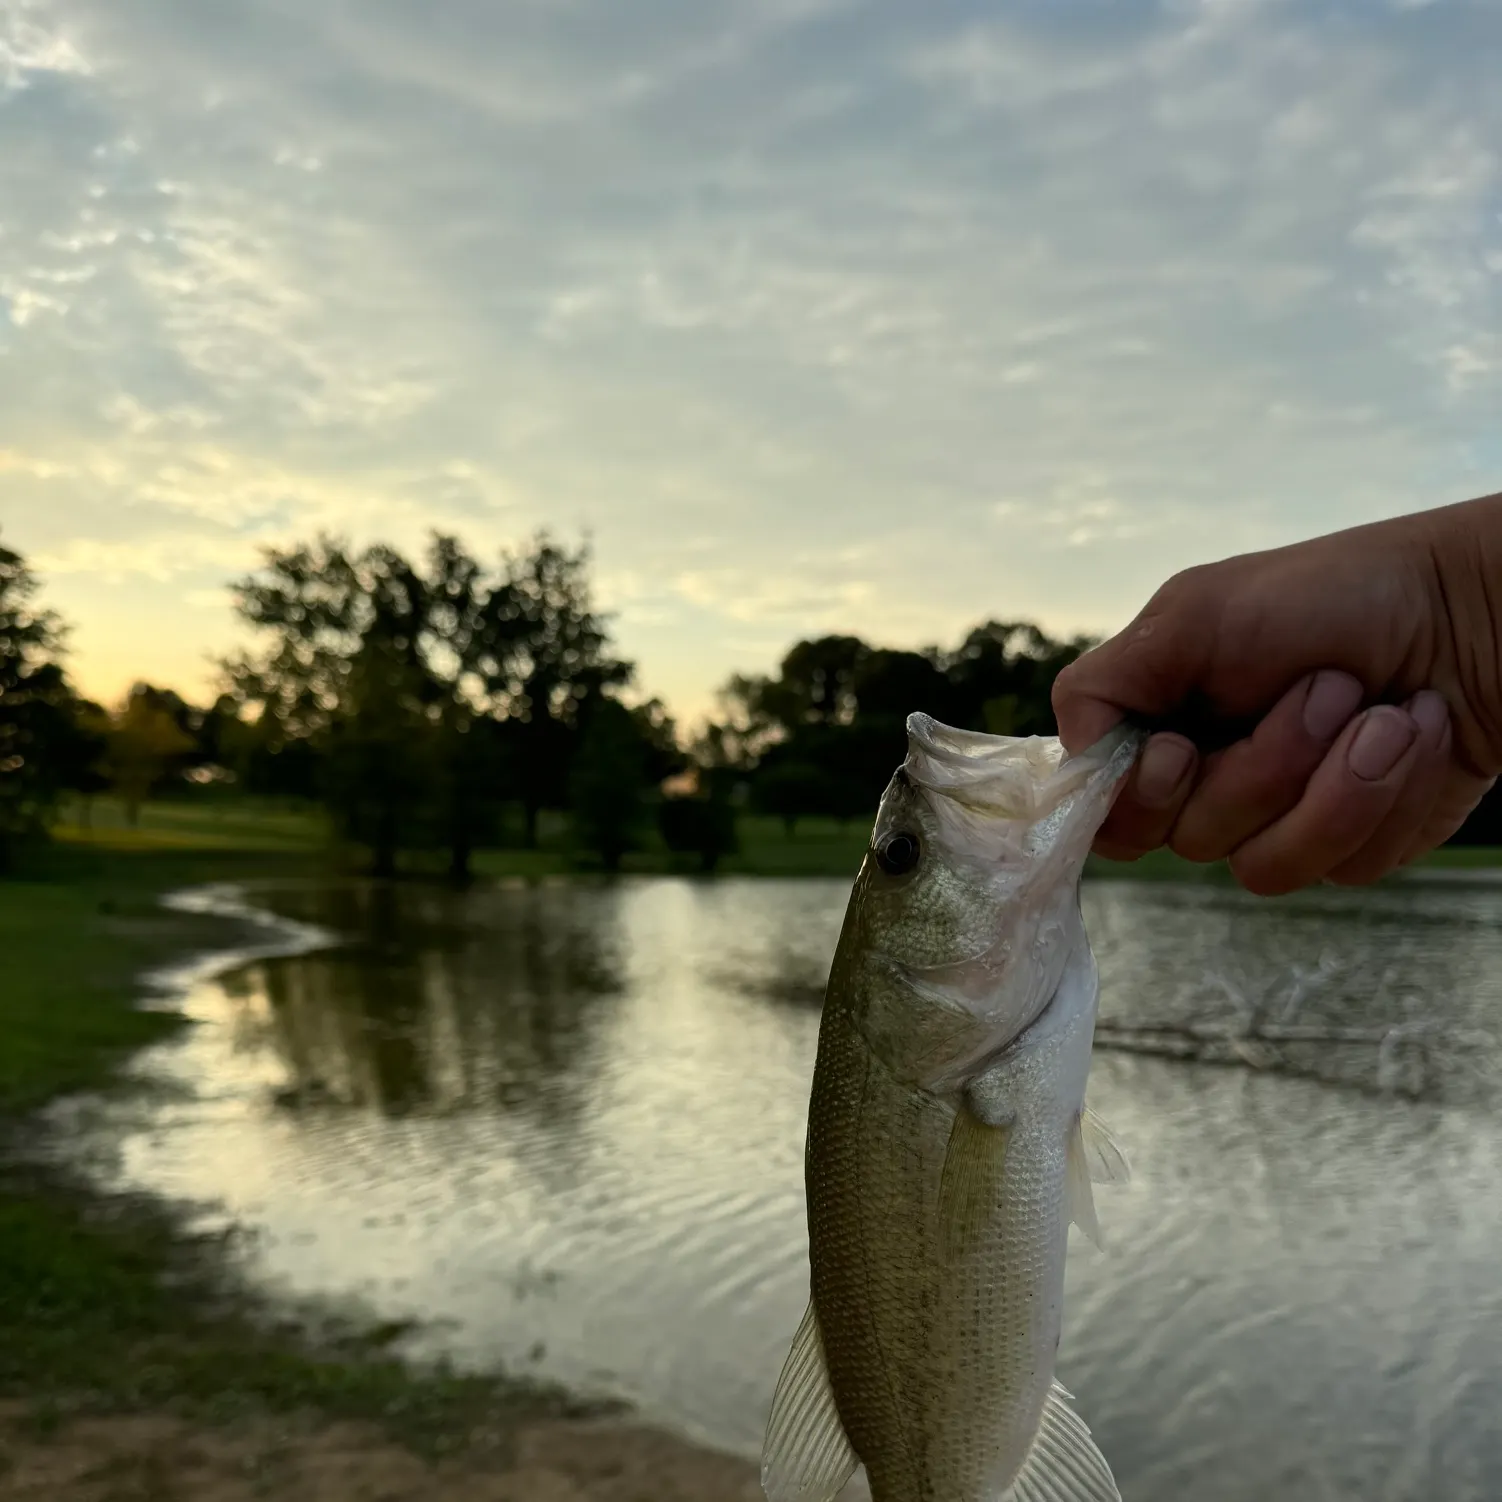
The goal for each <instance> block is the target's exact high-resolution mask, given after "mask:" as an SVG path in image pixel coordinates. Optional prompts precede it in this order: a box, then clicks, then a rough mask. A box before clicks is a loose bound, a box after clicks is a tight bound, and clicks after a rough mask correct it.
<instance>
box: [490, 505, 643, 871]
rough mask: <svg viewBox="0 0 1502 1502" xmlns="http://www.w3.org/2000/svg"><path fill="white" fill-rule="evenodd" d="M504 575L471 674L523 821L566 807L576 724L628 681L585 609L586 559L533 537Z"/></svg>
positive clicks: (531, 824)
mask: <svg viewBox="0 0 1502 1502" xmlns="http://www.w3.org/2000/svg"><path fill="white" fill-rule="evenodd" d="M502 566H503V575H502V578H501V581H500V582H499V584H497V585H496V587H495V588H494V589H493V590H492V591H491V592H490V594H489V597H488V598H487V600H486V602H485V605H484V607H483V609H482V611H481V623H480V627H479V636H478V640H477V642H476V644H475V647H474V657H475V661H476V667H477V671H478V673H479V676H480V679H481V681H482V683H483V684H484V688H485V691H486V693H487V695H488V697H489V699H490V702H491V704H492V706H493V707H494V710H495V711H496V713H497V714H498V715H499V716H500V717H501V718H502V719H503V720H504V721H505V723H506V726H507V729H508V732H509V735H508V739H509V742H510V744H511V747H512V751H513V763H512V765H513V769H514V772H515V775H516V777H517V781H518V784H519V791H520V793H521V802H522V809H523V814H524V817H525V820H526V842H527V845H528V847H529V848H531V847H533V846H535V845H536V843H537V816H538V813H539V812H540V811H541V810H542V809H543V808H544V807H546V806H548V805H549V804H553V805H557V804H561V803H563V802H564V801H565V800H566V797H567V793H568V787H569V762H570V759H571V756H572V753H573V749H574V746H575V745H576V744H577V740H578V732H579V726H580V715H581V711H582V710H583V708H584V706H585V705H586V704H588V703H589V702H590V701H591V700H592V699H594V698H596V697H598V696H601V695H603V694H604V692H605V690H607V689H609V688H619V687H622V686H624V685H626V684H628V683H629V682H630V681H631V678H632V673H633V669H632V666H631V664H630V663H628V662H623V661H621V660H620V659H619V658H617V657H615V656H613V655H612V654H611V651H610V637H609V633H608V631H607V630H606V626H605V621H604V619H603V618H602V617H601V616H599V615H597V614H596V613H595V611H594V609H593V606H592V603H591V600H590V591H589V579H588V569H589V550H588V548H587V547H581V548H579V549H578V550H577V551H575V552H572V553H571V552H569V551H567V550H566V549H564V548H562V547H559V546H558V545H557V544H556V543H554V542H553V541H552V540H551V539H550V538H549V537H548V535H547V534H546V533H539V534H538V535H537V537H536V538H534V540H533V542H532V546H531V549H530V551H526V552H520V553H518V552H508V553H507V554H506V555H505V556H504V559H503V565H502Z"/></svg>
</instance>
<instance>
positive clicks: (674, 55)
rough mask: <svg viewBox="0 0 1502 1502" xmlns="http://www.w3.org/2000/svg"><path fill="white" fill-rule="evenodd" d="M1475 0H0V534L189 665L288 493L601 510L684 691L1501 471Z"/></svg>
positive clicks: (355, 517)
mask: <svg viewBox="0 0 1502 1502" xmlns="http://www.w3.org/2000/svg"><path fill="white" fill-rule="evenodd" d="M1498 77H1502V4H1499V3H1498V0H1477V3H1470V4H1467V3H1459V0H1455V3H1449V0H1439V3H1434V4H1429V5H1417V6H1416V5H1411V4H1398V5H1390V6H1388V5H1379V4H1353V3H1340V4H1333V3H1323V0H1283V3H1277V0H1217V3H1206V4H1198V3H1168V4H1160V5H1147V4H1140V3H1129V0H1113V3H1105V0H1046V3H1045V0H1032V3H1024V4H1008V3H1003V0H990V3H987V4H984V5H982V4H979V3H953V0H924V3H922V4H914V3H911V0H865V3H862V0H718V3H716V0H214V3H194V0H0V529H3V530H0V535H3V538H4V540H5V541H6V542H7V543H9V544H10V545H11V546H14V547H19V548H21V549H22V550H23V551H25V552H26V553H28V554H29V555H30V556H31V557H32V558H33V560H34V562H35V563H37V564H38V565H39V567H40V568H41V569H42V570H43V571H44V573H45V575H46V578H47V582H48V597H49V599H50V601H51V602H52V603H54V604H56V605H57V606H58V607H59V608H60V609H61V610H63V611H64V612H65V614H66V615H67V616H68V617H69V618H70V619H71V620H72V621H73V622H74V624H75V631H74V636H73V647H74V658H73V664H74V669H75V672H76V675H77V677H78V678H79V680H80V681H81V683H82V684H83V686H84V687H85V688H86V689H88V690H90V691H91V692H93V693H96V694H100V695H106V696H110V695H114V694H116V693H118V692H119V691H120V690H121V689H122V688H123V687H124V686H125V684H126V683H127V682H128V681H129V680H131V679H132V678H134V677H137V676H145V677H149V678H151V679H153V680H156V681H161V682H170V683H173V684H176V685H179V686H181V687H182V688H184V689H189V690H193V691H201V690H202V689H203V688H204V686H205V685H206V684H207V683H208V682H209V667H208V659H209V655H210V654H212V653H214V652H216V651H222V650H223V649H225V648H226V647H227V646H228V645H229V644H230V643H231V642H232V641H233V639H234V632H235V628H234V624H233V620H232V617H231V615H230V612H229V609H228V605H227V599H226V595H225V592H224V587H223V586H224V581H225V580H226V579H227V578H229V577H231V576H232V575H233V574H235V573H236V572H237V571H240V570H243V569H244V568H246V567H247V566H249V565H251V564H252V563H253V561H254V559H255V556H256V549H257V547H258V545H260V544H262V543H265V542H269V541H278V540H287V539H290V538H292V537H295V536H304V535H308V534H310V533H312V532H313V531H314V530H316V529H318V528H321V527H329V528H334V529H337V530H340V531H343V532H346V533H348V534H350V535H352V536H353V537H355V538H356V539H370V538H375V537H383V538H389V539H392V540H394V541H397V542H399V543H409V544H415V543H418V542H420V540H421V538H422V537H423V535H424V534H425V532H426V531H427V530H428V529H429V528H430V527H441V528H445V529H453V530H457V531H458V532H459V533H461V534H462V535H463V536H464V537H465V538H466V539H468V541H469V542H470V543H471V544H472V545H473V546H474V547H475V548H476V549H477V550H479V551H480V552H482V553H485V554H489V553H491V552H492V551H494V550H496V549H498V548H499V547H500V546H501V545H502V544H503V543H505V542H508V541H511V540H515V539H519V538H522V537H524V536H526V535H527V534H529V533H530V532H531V531H532V530H533V529H535V528H536V527H537V526H539V525H543V524H546V525H548V526H551V527H552V528H553V529H555V530H556V531H559V532H561V533H562V534H564V535H565V536H578V535H579V534H580V533H582V532H584V531H588V533H590V534H591V535H592V536H593V539H594V545H595V550H596V558H597V575H598V582H599V590H600V594H601V596H602V598H603V600H604V602H605V603H606V604H608V605H609V606H610V608H612V609H613V610H614V611H616V612H617V632H618V636H619V639H620V642H621V644H622V646H623V648H624V649H625V651H626V652H627V654H628V655H631V656H633V657H635V658H636V659H637V661H638V662H639V663H640V666H641V678H642V684H643V687H644V688H646V689H647V690H649V691H651V692H655V693H659V694H662V695H664V696H665V697H666V698H667V699H668V700H669V701H670V703H671V704H672V705H673V706H674V707H675V708H677V709H679V710H680V711H681V712H683V713H685V714H687V715H690V716H691V715H692V714H694V713H695V712H696V711H698V710H700V709H702V708H703V707H704V706H705V705H706V704H707V702H708V699H709V695H710V692H711V691H712V689H713V688H714V686H715V685H716V684H717V683H718V682H720V681H721V680H722V679H723V678H724V676H725V675H726V674H727V672H729V671H730V670H732V669H736V668H741V669H758V668H762V667H765V666H768V665H770V663H771V662H773V661H774V660H775V658H776V657H777V656H778V655H779V654H780V652H781V650H782V649H783V648H784V647H785V646H786V645H787V644H788V643H789V642H790V641H792V640H793V639H795V638H796V637H797V636H798V635H800V634H807V633H810V632H818V631H824V630H851V631H855V632H859V633H862V634H865V635H867V636H869V637H871V638H874V639H878V640H883V641H888V642H892V643H899V644H917V643H920V642H923V641H928V640H944V639H948V638H952V637H954V636H955V635H956V634H957V633H958V632H959V631H960V630H961V629H962V628H963V627H965V626H966V625H968V624H969V623H971V622H973V621H975V620H977V619H979V618H982V617H984V616H988V615H1000V616H1004V617H1016V616H1029V617H1033V618H1036V619H1038V620H1040V621H1042V622H1043V623H1044V624H1045V625H1047V626H1050V627H1052V628H1055V629H1058V630H1074V629H1098V630H1107V629H1111V628H1113V627H1114V626H1117V625H1119V624H1120V623H1121V622H1122V621H1123V620H1124V619H1126V618H1127V617H1129V616H1130V614H1131V613H1132V612H1133V611H1134V610H1135V609H1136V608H1137V606H1138V605H1139V604H1140V603H1141V601H1142V599H1143V597H1144V596H1145V595H1146V594H1147V593H1149V592H1150V591H1151V589H1152V588H1153V587H1154V586H1155V585H1156V584H1157V583H1158V582H1159V581H1160V580H1161V579H1162V578H1163V577H1164V576H1165V575H1167V574H1168V573H1170V572H1172V571H1173V570H1174V569H1176V568H1179V567H1182V566H1183V565H1185V564H1188V563H1190V562H1193V561H1196V560H1201V559H1205V558H1209V557H1212V556H1219V555H1222V554H1224V553H1227V552H1232V551H1238V550H1241V549H1244V548H1248V547H1255V546H1263V545H1267V544H1271V543H1276V542H1281V541H1286V540H1290V539H1293V538H1296V537H1300V536H1307V535H1310V534H1312V533H1315V532H1319V531H1324V530H1327V529H1329V528H1332V527H1336V526H1340V525H1343V524H1346V523H1350V522H1354V521H1358V520H1364V519H1368V518H1372V517H1376V516H1380V515H1384V514H1391V513H1395V512H1399V511H1403V510H1408V509H1413V508H1416V507H1420V506H1429V505H1434V504H1439V503H1443V502H1446V501H1452V500H1460V499H1464V498H1466V497H1467V496H1470V495H1476V494H1481V493H1485V492H1487V491H1490V490H1495V489H1498V488H1502V88H1499V87H1498V86H1497V79H1498Z"/></svg>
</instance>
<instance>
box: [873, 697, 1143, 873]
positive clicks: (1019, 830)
mask: <svg viewBox="0 0 1502 1502" xmlns="http://www.w3.org/2000/svg"><path fill="white" fill-rule="evenodd" d="M907 735H908V751H907V759H906V760H905V761H904V762H903V764H902V773H903V775H904V776H905V777H906V779H907V781H908V782H909V783H910V784H912V785H913V786H915V787H918V788H921V789H922V790H923V791H924V792H926V793H928V794H929V795H930V798H929V800H928V801H929V803H930V806H931V807H933V808H934V809H935V811H936V812H937V813H938V814H939V816H940V818H941V820H943V821H944V822H945V823H952V824H953V825H954V828H953V833H954V834H955V835H956V836H959V838H958V839H956V840H955V841H954V845H955V847H956V848H955V850H954V852H953V853H955V854H964V853H967V852H966V847H970V846H975V845H979V846H980V847H981V849H982V850H983V849H984V848H985V847H987V846H991V845H993V844H994V843H995V839H994V837H995V836H997V835H1000V836H1001V846H1002V848H1001V849H1000V850H998V851H997V854H998V855H1000V856H1004V855H1006V854H1014V855H1022V856H1037V855H1039V854H1041V853H1042V851H1041V847H1042V846H1045V845H1046V846H1056V845H1059V844H1061V843H1062V844H1065V845H1069V846H1073V845H1075V844H1077V843H1078V842H1077V841H1075V840H1072V839H1068V838H1065V836H1067V835H1069V834H1073V833H1074V832H1076V831H1077V830H1079V829H1081V828H1083V827H1084V826H1085V825H1087V824H1091V823H1092V821H1093V826H1098V825H1099V824H1100V823H1101V821H1102V820H1104V818H1105V815H1106V813H1107V812H1108V811H1109V809H1110V799H1111V796H1112V794H1113V793H1114V791H1115V788H1116V785H1117V783H1118V782H1120V780H1121V778H1122V777H1123V776H1125V774H1126V773H1127V771H1128V770H1130V768H1131V765H1132V763H1133V761H1135V760H1136V757H1137V753H1138V751H1140V750H1141V748H1142V745H1143V743H1144V742H1145V741H1146V739H1147V736H1146V732H1145V731H1143V730H1140V729H1138V728H1135V727H1133V726H1129V725H1119V726H1117V727H1116V728H1115V729H1114V730H1111V731H1108V732H1107V733H1106V734H1105V735H1104V736H1102V737H1101V739H1100V740H1098V741H1097V742H1096V743H1095V744H1094V745H1093V746H1091V747H1089V748H1088V749H1087V750H1085V751H1082V752H1080V753H1079V754H1078V755H1077V756H1070V755H1069V754H1068V753H1067V752H1066V751H1065V749H1064V746H1063V743H1062V742H1061V741H1060V740H1059V739H1058V738H1057V737H1056V736H1010V735H988V734H986V733H985V732H983V731H978V730H959V729H956V728H955V727H954V726H952V725H944V724H941V723H940V722H939V721H938V720H935V719H934V718H933V717H932V716H931V715H926V714H912V715H909V716H908V720H907ZM946 814H947V815H948V816H949V817H948V818H946V817H945V816H946ZM988 835H989V836H992V838H987V836H988ZM1093 835H1094V827H1092V828H1091V837H1092V838H1093ZM946 843H949V842H946ZM1088 844H1089V841H1088V840H1086V841H1085V845H1086V846H1088ZM972 853H974V854H980V853H981V851H973V852H972ZM1079 858H1080V861H1081V863H1083V861H1084V849H1081V850H1080V854H1079Z"/></svg>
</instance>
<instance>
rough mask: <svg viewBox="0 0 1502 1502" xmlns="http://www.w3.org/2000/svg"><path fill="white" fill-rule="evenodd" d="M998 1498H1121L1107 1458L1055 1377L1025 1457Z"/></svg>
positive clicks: (1062, 1501)
mask: <svg viewBox="0 0 1502 1502" xmlns="http://www.w3.org/2000/svg"><path fill="white" fill-rule="evenodd" d="M1000 1502H1121V1493H1120V1492H1119V1491H1117V1489H1116V1479H1115V1477H1113V1476H1112V1475H1111V1467H1110V1466H1108V1465H1107V1464H1106V1457H1105V1456H1104V1455H1102V1454H1101V1453H1100V1448H1099V1446H1098V1445H1097V1444H1096V1443H1095V1441H1094V1440H1093V1439H1092V1438H1091V1437H1090V1429H1089V1426H1088V1425H1087V1424H1086V1423H1085V1421H1084V1419H1082V1418H1081V1417H1080V1416H1079V1414H1077V1413H1076V1412H1075V1411H1074V1409H1073V1408H1071V1407H1070V1398H1069V1394H1068V1393H1067V1392H1065V1390H1064V1389H1063V1388H1062V1387H1061V1386H1060V1385H1059V1384H1058V1383H1057V1382H1055V1383H1054V1384H1053V1386H1052V1387H1051V1388H1050V1389H1049V1393H1048V1397H1047V1398H1046V1399H1045V1400H1044V1404H1043V1417H1042V1419H1041V1421H1040V1422H1039V1424H1038V1432H1037V1434H1036V1435H1034V1436H1033V1443H1032V1448H1031V1449H1030V1450H1029V1451H1028V1452H1027V1459H1026V1460H1024V1461H1023V1462H1022V1469H1021V1470H1020V1471H1019V1472H1018V1473H1017V1478H1016V1480H1015V1481H1013V1482H1012V1484H1011V1486H1010V1487H1008V1488H1007V1490H1006V1491H1005V1492H1004V1493H1003V1494H1002V1497H1001V1499H1000Z"/></svg>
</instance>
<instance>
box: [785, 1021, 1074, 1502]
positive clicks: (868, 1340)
mask: <svg viewBox="0 0 1502 1502" xmlns="http://www.w3.org/2000/svg"><path fill="white" fill-rule="evenodd" d="M993 1094H994V1090H993ZM954 1115H955V1113H954V1111H953V1109H952V1108H951V1107H950V1106H949V1105H948V1104H946V1103H945V1102H943V1101H941V1100H939V1099H936V1098H935V1097H933V1096H930V1095H927V1094H925V1093H924V1092H923V1091H921V1090H916V1089H914V1088H912V1087H911V1086H908V1085H904V1084H902V1083H900V1082H899V1081H897V1080H896V1079H894V1078H893V1076H892V1075H891V1074H890V1073H889V1072H888V1071H887V1070H886V1068H885V1067H884V1066H883V1065H882V1063H881V1062H880V1060H879V1059H878V1058H877V1057H876V1056H875V1055H874V1054H873V1053H872V1052H871V1051H870V1049H869V1048H868V1047H867V1046H866V1044H865V1042H864V1040H863V1039H862V1038H861V1036H860V1033H859V1031H858V1029H857V1028H856V1026H855V1024H854V1022H853V1020H852V1019H851V1018H850V1017H849V1015H848V1014H847V1013H842V1012H840V1011H839V1010H838V1009H834V1010H826V1012H825V1016H824V1020H823V1024H822V1026H821V1029H820V1042H819V1058H818V1063H817V1065H816V1069H815V1079H814V1089H813V1092H812V1096H811V1099H810V1109H809V1136H808V1157H807V1165H806V1172H807V1188H808V1206H809V1242H810V1263H811V1271H812V1281H813V1300H814V1306H815V1309H816V1310H817V1313H818V1316H819V1323H820V1327H821V1330H822V1333H823V1339H824V1346H825V1353H826V1357H827V1360H828V1364H829V1373H830V1381H831V1385H832V1387H833V1390H834V1395H835V1401H836V1405H837V1407H838V1409H839V1413H840V1418H841V1421H842V1422H843V1424H844V1426H845V1430H846V1433H847V1434H848V1436H849V1438H850V1442H851V1445H852V1447H853V1448H854V1450H855V1452H856V1454H857V1455H858V1456H859V1457H860V1460H861V1462H862V1464H863V1465H864V1466H865V1468H866V1472H867V1476H868V1479H869V1481H870V1485H871V1492H872V1497H873V1499H874V1502H997V1498H998V1496H999V1494H1000V1492H1001V1491H1002V1490H1003V1489H1004V1487H1005V1485H1006V1484H1007V1483H1008V1482H1009V1481H1010V1480H1011V1479H1012V1476H1013V1475H1014V1474H1015V1472H1016V1470H1017V1468H1018V1467H1019V1466H1020V1465H1021V1463H1022V1459H1023V1457H1024V1455H1025V1454H1026V1451H1027V1447H1028V1445H1029V1443H1030V1442H1031V1440H1032V1436H1033V1433H1034V1431H1035V1430H1036V1427H1037V1424H1038V1419H1039V1415H1040V1414H1041V1412H1042V1408H1043V1404H1044V1401H1045V1398H1046V1395H1047V1392H1048V1387H1049V1383H1050V1380H1051V1378H1052V1375H1053V1360H1054V1353H1055V1349H1056V1346H1057V1342H1058V1333H1059V1327H1060V1309H1061V1303H1062V1288H1063V1250H1064V1244H1065V1240H1066V1238H1067V1230H1068V1228H1067V1218H1066V1213H1065V1210H1064V1204H1063V1195H1064V1185H1063V1173H1062V1164H1063V1144H1062V1140H1061V1142H1060V1144H1059V1146H1058V1152H1057V1154H1055V1153H1054V1152H1053V1150H1052V1145H1051V1134H1050V1133H1048V1132H1046V1131H1040V1130H1039V1129H1038V1128H1037V1127H1035V1126H1030V1125H1027V1124H1025V1123H1022V1122H1019V1123H1018V1124H1017V1125H1016V1127H1015V1128H1014V1129H1013V1130H1012V1131H1011V1132H1009V1134H1008V1139H1007V1151H1006V1159H1005V1172H1004V1178H1003V1182H1001V1183H999V1184H997V1185H996V1188H995V1194H994V1202H993V1203H992V1204H991V1206H990V1209H989V1211H988V1214H987V1216H986V1218H985V1220H984V1222H983V1223H981V1224H978V1225H977V1226H976V1227H974V1228H973V1234H972V1235H971V1236H970V1237H969V1238H968V1240H967V1241H966V1243H965V1245H964V1246H963V1247H960V1248H955V1247H954V1246H952V1245H947V1244H946V1241H945V1236H944V1228H943V1226H942V1225H941V1223H940V1182H941V1179H942V1175H943V1169H944V1159H945V1155H946V1152H947V1150H948V1146H949V1139H950V1131H951V1128H952V1126H953V1123H954ZM1055 1157H1056V1158H1057V1171H1055V1166H1056V1165H1055Z"/></svg>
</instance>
